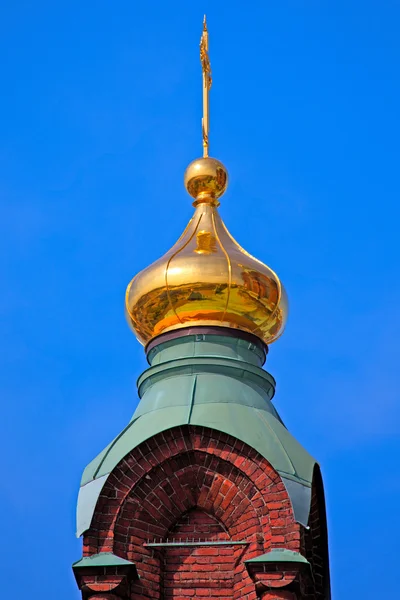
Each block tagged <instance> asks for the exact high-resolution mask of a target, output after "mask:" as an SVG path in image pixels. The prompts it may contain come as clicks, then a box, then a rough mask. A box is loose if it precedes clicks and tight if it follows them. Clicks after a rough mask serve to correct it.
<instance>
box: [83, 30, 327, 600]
mask: <svg viewBox="0 0 400 600" xmlns="http://www.w3.org/2000/svg"><path fill="white" fill-rule="evenodd" d="M200 59H201V65H202V71H203V113H204V114H203V157H202V158H199V159H197V160H195V161H194V162H192V163H191V164H190V165H189V167H188V168H187V170H186V173H185V186H186V189H187V191H188V192H189V194H190V195H191V196H192V198H193V206H194V214H193V217H192V219H191V220H190V222H189V224H188V225H187V227H186V229H185V230H184V232H183V233H182V235H181V237H180V238H179V239H178V241H177V242H176V244H175V245H174V246H173V247H172V248H171V249H170V250H169V251H168V252H167V253H166V254H165V255H164V256H162V257H161V258H160V259H159V260H158V261H156V262H155V263H153V264H152V265H150V266H149V267H147V268H146V269H144V270H143V271H142V272H140V273H139V274H138V275H136V276H135V277H134V278H133V279H132V281H131V282H130V284H129V285H128V288H127V292H126V315H127V319H128V322H129V324H130V325H131V327H132V329H133V331H134V333H135V335H136V337H137V338H138V340H139V341H140V342H141V343H142V344H143V345H144V348H145V352H146V356H147V360H148V363H149V368H148V369H147V370H146V371H144V373H143V374H142V375H141V376H140V377H139V380H138V395H139V398H140V402H139V404H138V407H137V409H136V411H135V413H134V415H133V417H132V419H131V421H130V422H129V424H128V425H127V426H126V427H125V429H124V430H123V431H122V432H121V433H120V434H119V435H118V436H117V437H116V438H115V439H114V440H113V441H112V442H111V443H110V444H109V445H108V446H107V447H106V448H105V449H104V450H103V451H102V452H101V453H100V454H99V455H98V456H97V457H96V458H95V459H94V460H93V461H92V462H91V463H90V464H89V465H88V466H87V467H86V469H85V471H84V474H83V477H82V483H81V488H80V492H79V499H78V510H77V535H78V536H83V557H82V558H81V559H80V560H79V561H77V562H76V563H75V564H74V565H73V571H74V575H75V578H76V581H77V584H78V587H79V589H80V591H81V593H82V598H83V599H84V600H86V599H90V600H145V599H146V600H147V599H152V600H189V599H195V598H204V599H206V598H210V599H217V598H218V599H220V600H232V599H237V600H239V599H240V600H257V599H259V598H262V599H263V600H300V599H307V600H317V599H324V600H329V599H330V582H329V563H328V540H327V525H326V515H325V500H324V492H323V485H322V478H321V473H320V468H319V466H318V464H317V463H316V462H315V460H314V459H313V458H312V457H311V456H310V455H309V454H308V452H307V451H306V450H305V449H304V448H303V447H302V446H301V445H300V444H299V443H298V442H297V441H296V439H295V438H294V437H293V436H292V435H291V434H290V433H289V431H288V430H287V429H286V427H285V425H284V424H283V422H282V420H281V418H280V417H279V414H278V412H277V410H276V408H275V406H274V404H273V403H272V399H273V396H274V394H275V381H274V378H273V377H272V376H271V375H270V374H269V373H268V372H267V371H265V370H264V369H263V365H264V362H265V360H266V357H267V354H268V350H269V346H270V344H271V343H272V342H274V341H275V340H276V339H278V338H279V336H280V335H281V334H282V332H283V329H284V326H285V321H286V317H287V312H288V307H287V299H286V294H285V290H284V287H283V285H282V283H281V281H280V279H279V277H278V276H277V275H276V273H275V272H274V271H273V270H272V269H271V268H270V267H268V266H266V265H265V264H264V263H263V262H261V261H260V260H258V259H256V258H254V257H253V256H251V255H250V254H249V253H248V252H246V250H244V249H243V248H242V247H241V246H239V244H238V243H237V242H236V241H235V240H234V239H233V238H232V236H231V235H230V233H229V232H228V230H227V228H226V227H225V224H224V223H223V221H222V219H221V217H220V216H219V213H218V206H219V201H220V198H221V196H222V195H223V194H224V192H225V190H226V188H227V185H228V174H227V170H226V169H225V167H224V165H223V164H222V163H221V162H219V161H218V160H216V159H214V158H210V157H209V152H208V148H209V140H208V134H209V92H210V88H211V83H212V79H211V67H210V61H209V54H208V32H207V26H206V23H205V21H204V26H203V34H202V37H201V44H200Z"/></svg>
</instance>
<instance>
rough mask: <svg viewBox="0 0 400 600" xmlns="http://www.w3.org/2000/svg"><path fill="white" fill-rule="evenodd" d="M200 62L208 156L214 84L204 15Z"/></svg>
mask: <svg viewBox="0 0 400 600" xmlns="http://www.w3.org/2000/svg"><path fill="white" fill-rule="evenodd" d="M200 62H201V67H202V70H203V119H202V129H203V157H204V158H207V157H208V132H209V129H210V116H209V97H210V89H211V85H212V78H211V65H210V58H209V56H208V29H207V21H206V16H205V15H204V21H203V33H202V36H201V39H200Z"/></svg>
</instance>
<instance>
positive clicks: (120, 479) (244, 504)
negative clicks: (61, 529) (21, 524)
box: [84, 426, 301, 600]
mask: <svg viewBox="0 0 400 600" xmlns="http://www.w3.org/2000/svg"><path fill="white" fill-rule="evenodd" d="M192 534H193V535H196V536H197V537H200V538H201V539H205V538H210V539H218V540H231V541H238V540H239V541H246V542H247V545H243V546H234V545H232V546H226V547H224V548H220V547H219V548H209V547H202V548H196V549H193V548H179V549H152V548H149V547H148V546H146V543H147V542H149V541H150V542H153V541H154V539H156V541H160V540H161V541H163V542H165V541H166V539H167V538H168V539H170V538H174V537H175V538H180V537H187V536H189V537H190V536H191V535H192ZM300 539H301V531H300V525H299V524H298V523H296V522H295V521H294V518H293V511H292V506H291V503H290V500H289V497H288V495H287V492H286V489H285V487H284V485H283V483H282V481H281V479H280V477H279V475H278V474H277V472H276V471H275V470H274V469H273V468H272V467H271V465H270V464H269V463H268V461H267V460H265V459H264V458H263V457H262V456H261V455H259V454H258V453H257V452H256V451H255V450H253V449H252V448H250V447H248V446H246V445H245V444H243V443H242V442H240V441H238V440H236V439H235V438H232V437H229V436H227V435H225V434H222V433H219V432H216V431H213V430H211V429H206V428H201V427H200V428H199V427H194V426H185V427H178V428H174V429H171V430H169V431H167V432H164V433H162V434H159V435H157V436H155V437H153V438H151V439H150V440H148V441H147V442H144V443H143V444H141V445H140V446H139V447H137V448H135V449H134V450H133V451H132V452H130V453H129V454H128V455H127V456H126V457H125V458H124V459H123V460H122V461H121V462H120V464H119V465H117V467H116V468H115V469H114V471H113V472H112V474H111V475H110V476H109V478H108V480H107V482H106V485H105V487H104V488H103V490H102V493H101V496H100V498H99V501H98V504H97V507H96V511H95V515H94V519H93V523H92V527H91V529H90V530H89V531H88V532H87V533H86V534H85V536H84V555H91V554H94V553H97V552H105V551H110V552H111V551H112V552H114V553H115V554H117V555H118V556H121V557H123V558H127V559H128V560H131V561H132V562H134V563H135V564H136V566H137V569H138V572H139V575H140V581H139V582H136V583H134V584H133V585H132V590H131V596H130V597H131V600H144V599H147V598H151V599H153V600H157V599H162V598H166V599H168V598H174V599H175V600H180V599H181V600H183V599H187V598H190V597H192V598H197V597H199V598H202V597H205V598H207V597H209V598H226V599H227V598H230V599H231V600H232V599H240V600H256V599H257V598H258V597H264V598H266V599H267V598H268V600H269V599H273V598H291V596H290V595H289V596H288V595H285V594H287V593H289V592H288V591H283V590H282V591H279V592H277V593H275V592H274V593H275V595H271V594H270V595H268V594H267V595H264V596H262V593H264V594H265V591H263V592H262V593H261V592H258V593H257V592H256V588H255V583H254V582H253V580H252V579H251V577H250V575H249V574H248V572H247V569H246V567H245V564H244V561H245V560H247V559H249V558H253V557H255V556H258V555H260V554H262V553H264V552H266V551H268V550H269V549H271V548H274V547H277V548H282V547H285V548H288V549H291V550H296V551H301V541H300ZM271 593H272V592H271ZM295 597H296V596H293V598H295Z"/></svg>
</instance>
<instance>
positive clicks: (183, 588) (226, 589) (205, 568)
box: [163, 509, 235, 600]
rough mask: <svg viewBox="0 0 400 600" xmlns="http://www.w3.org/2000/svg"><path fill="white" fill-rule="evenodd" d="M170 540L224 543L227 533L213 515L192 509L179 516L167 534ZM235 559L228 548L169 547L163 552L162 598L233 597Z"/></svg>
mask: <svg viewBox="0 0 400 600" xmlns="http://www.w3.org/2000/svg"><path fill="white" fill-rule="evenodd" d="M168 539H170V540H175V541H177V540H182V541H185V540H191V541H192V540H193V541H194V540H195V541H196V542H197V541H200V540H203V541H205V540H206V541H210V540H213V541H227V540H229V539H230V538H229V534H228V533H227V532H226V531H225V529H224V528H223V527H222V525H221V523H220V522H219V521H218V520H217V519H216V518H215V517H213V516H211V515H209V514H207V513H205V512H204V511H201V510H198V509H192V510H190V511H189V512H187V513H186V514H185V515H183V516H182V517H181V519H180V520H179V521H178V523H176V525H175V527H173V528H172V529H171V530H170V532H169V535H168ZM234 561H235V557H234V551H233V547H232V546H217V547H209V546H206V547H198V546H192V547H190V546H189V547H186V548H185V547H172V548H168V549H167V550H166V551H165V553H164V565H163V574H164V576H163V579H164V586H163V591H164V596H165V598H174V599H177V598H182V597H184V598H193V597H194V598H196V597H200V598H201V597H206V595H208V596H210V592H211V591H212V597H213V598H220V599H221V600H230V599H231V598H232V597H233V573H234V570H235V564H234Z"/></svg>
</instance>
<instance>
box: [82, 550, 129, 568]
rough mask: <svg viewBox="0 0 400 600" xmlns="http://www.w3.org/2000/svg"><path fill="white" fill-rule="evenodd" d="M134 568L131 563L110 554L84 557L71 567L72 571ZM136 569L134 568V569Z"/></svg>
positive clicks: (103, 553)
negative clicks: (99, 568) (92, 568)
mask: <svg viewBox="0 0 400 600" xmlns="http://www.w3.org/2000/svg"><path fill="white" fill-rule="evenodd" d="M129 566H130V567H135V564H134V563H133V562H130V561H129V560H125V558H120V557H119V556H116V555H115V554H113V553H112V552H100V553H99V554H92V556H84V557H83V558H81V559H80V560H78V561H77V562H75V563H74V564H73V565H72V568H73V569H87V568H90V567H129ZM135 568H136V567H135Z"/></svg>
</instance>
